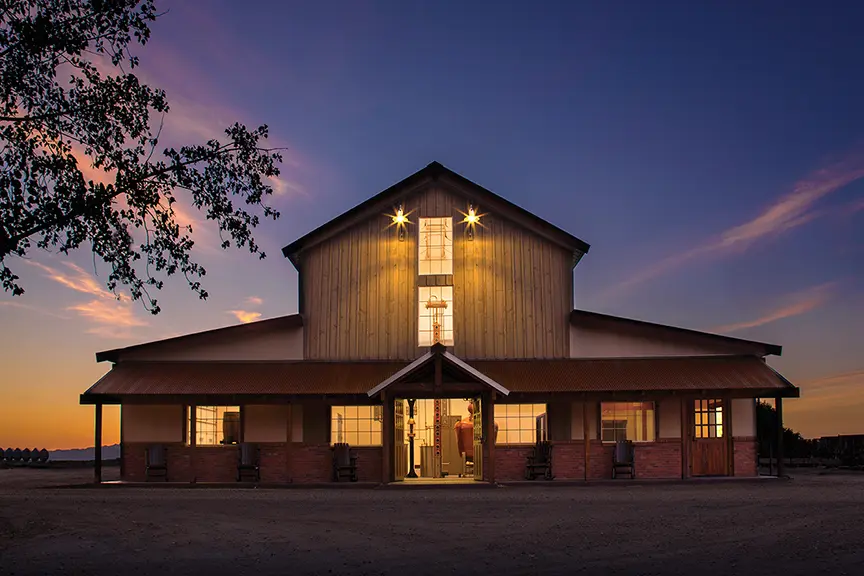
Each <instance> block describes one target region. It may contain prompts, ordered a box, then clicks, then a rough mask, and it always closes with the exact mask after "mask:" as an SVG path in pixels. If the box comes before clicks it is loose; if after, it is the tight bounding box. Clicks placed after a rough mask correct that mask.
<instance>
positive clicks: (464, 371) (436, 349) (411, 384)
mask: <svg viewBox="0 0 864 576" xmlns="http://www.w3.org/2000/svg"><path fill="white" fill-rule="evenodd" d="M445 383H446V384H447V385H446V388H445V386H444V385H445ZM388 388H389V389H395V390H399V391H409V390H410V391H411V392H412V393H415V394H417V393H420V394H424V393H426V394H434V395H441V394H446V393H454V392H458V393H470V392H479V391H487V390H488V389H492V390H493V391H494V392H497V393H498V394H501V395H502V396H508V395H509V394H510V391H509V390H508V389H507V388H505V387H504V386H502V385H501V384H499V383H498V382H496V381H495V380H493V379H491V378H489V377H488V376H486V375H485V374H483V373H482V372H480V371H479V370H477V369H476V368H474V367H472V366H470V365H469V364H468V363H466V362H464V361H463V360H460V359H459V358H457V357H456V356H454V355H453V354H451V353H450V352H448V351H447V348H445V347H444V346H443V345H442V344H440V343H439V344H433V345H432V347H431V348H430V349H429V352H427V353H425V354H424V355H422V356H421V357H420V358H418V359H417V360H414V361H413V362H411V363H410V364H409V365H408V366H406V367H405V368H403V369H401V370H399V371H398V372H396V373H395V374H393V375H392V376H390V377H389V378H387V379H386V380H384V381H383V382H381V383H380V384H378V385H377V386H375V387H374V388H372V389H371V390H369V391H368V392H367V393H366V394H368V396H369V397H370V398H372V397H375V396H377V395H379V394H381V393H382V392H384V391H385V390H387V389H388Z"/></svg>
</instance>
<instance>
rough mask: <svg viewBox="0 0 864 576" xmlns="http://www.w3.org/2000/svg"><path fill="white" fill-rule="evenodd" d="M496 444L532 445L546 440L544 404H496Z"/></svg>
mask: <svg viewBox="0 0 864 576" xmlns="http://www.w3.org/2000/svg"><path fill="white" fill-rule="evenodd" d="M495 423H496V424H498V438H497V439H496V440H495V442H496V444H534V443H535V442H536V441H537V440H538V439H540V440H545V439H546V405H545V404H496V405H495Z"/></svg>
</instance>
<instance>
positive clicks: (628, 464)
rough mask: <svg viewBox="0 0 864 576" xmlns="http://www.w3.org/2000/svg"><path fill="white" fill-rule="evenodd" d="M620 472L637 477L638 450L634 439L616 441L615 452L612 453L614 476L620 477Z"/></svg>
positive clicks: (630, 476)
mask: <svg viewBox="0 0 864 576" xmlns="http://www.w3.org/2000/svg"><path fill="white" fill-rule="evenodd" d="M619 474H627V475H628V477H629V478H636V452H635V449H634V448H633V441H632V440H618V441H617V442H615V452H614V453H613V454H612V478H618V475H619Z"/></svg>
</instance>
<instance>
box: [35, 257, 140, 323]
mask: <svg viewBox="0 0 864 576" xmlns="http://www.w3.org/2000/svg"><path fill="white" fill-rule="evenodd" d="M25 262H27V263H28V264H30V265H32V266H35V267H37V268H39V269H40V270H42V271H44V272H45V273H46V277H47V278H49V279H51V280H53V281H54V282H57V283H58V284H60V285H61V286H65V287H66V288H69V289H70V290H74V291H75V292H80V293H82V294H88V295H90V296H95V298H93V299H92V300H90V301H89V302H86V303H83V304H75V305H73V306H67V307H66V310H68V311H70V312H75V313H77V314H78V315H79V316H81V317H82V318H84V319H85V320H87V321H88V322H90V323H92V324H94V326H92V327H90V328H89V329H88V330H87V332H88V333H89V334H95V335H98V336H103V337H110V338H131V337H132V336H133V334H132V331H131V329H132V328H140V327H144V326H149V322H147V321H146V320H143V319H141V318H139V317H137V316H136V314H135V309H134V307H133V303H132V300H131V299H130V298H129V297H128V296H125V295H120V296H117V295H115V294H114V293H112V292H111V291H109V290H108V289H107V288H105V287H104V286H103V285H102V284H101V283H100V282H99V281H97V280H96V278H95V277H93V275H91V274H89V273H88V272H87V271H86V270H84V269H83V268H81V267H80V266H78V265H76V264H73V263H72V262H63V265H64V266H65V267H66V268H68V269H69V270H70V271H71V272H66V271H64V270H59V269H57V268H53V267H51V266H47V265H45V264H41V263H39V262H34V261H32V260H25Z"/></svg>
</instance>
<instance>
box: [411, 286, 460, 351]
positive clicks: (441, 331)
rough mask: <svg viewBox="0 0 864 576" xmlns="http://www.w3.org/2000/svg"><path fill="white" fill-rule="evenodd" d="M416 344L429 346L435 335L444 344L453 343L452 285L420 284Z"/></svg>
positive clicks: (432, 342) (449, 344) (450, 344)
mask: <svg viewBox="0 0 864 576" xmlns="http://www.w3.org/2000/svg"><path fill="white" fill-rule="evenodd" d="M417 293H418V294H419V296H420V298H419V305H418V306H419V308H418V317H417V331H418V338H417V345H418V346H431V345H432V344H434V343H435V335H436V334H438V336H439V341H440V342H441V344H443V345H445V346H452V345H453V287H452V286H420V287H419V288H418V289H417Z"/></svg>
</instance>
